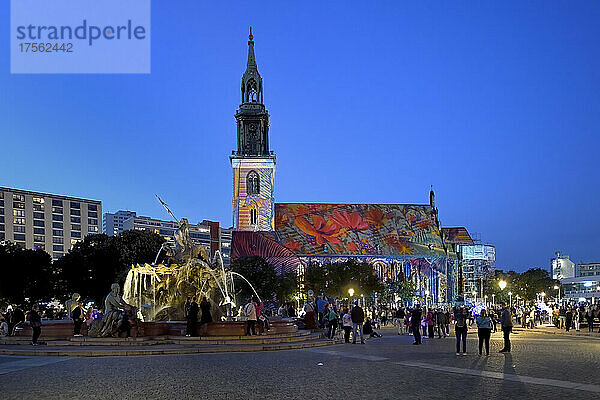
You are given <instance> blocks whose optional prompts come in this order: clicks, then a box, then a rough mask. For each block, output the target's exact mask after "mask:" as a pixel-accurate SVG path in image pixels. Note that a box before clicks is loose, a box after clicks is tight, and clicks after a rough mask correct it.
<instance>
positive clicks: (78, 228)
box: [71, 225, 81, 231]
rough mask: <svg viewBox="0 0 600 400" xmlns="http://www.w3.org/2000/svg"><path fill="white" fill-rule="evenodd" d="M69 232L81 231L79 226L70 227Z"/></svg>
mask: <svg viewBox="0 0 600 400" xmlns="http://www.w3.org/2000/svg"><path fill="white" fill-rule="evenodd" d="M71 230H72V231H80V230H81V225H71Z"/></svg>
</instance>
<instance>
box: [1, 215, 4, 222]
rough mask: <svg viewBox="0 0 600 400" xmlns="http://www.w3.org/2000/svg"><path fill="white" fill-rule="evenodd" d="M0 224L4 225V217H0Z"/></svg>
mask: <svg viewBox="0 0 600 400" xmlns="http://www.w3.org/2000/svg"><path fill="white" fill-rule="evenodd" d="M0 222H1V223H4V216H2V215H0Z"/></svg>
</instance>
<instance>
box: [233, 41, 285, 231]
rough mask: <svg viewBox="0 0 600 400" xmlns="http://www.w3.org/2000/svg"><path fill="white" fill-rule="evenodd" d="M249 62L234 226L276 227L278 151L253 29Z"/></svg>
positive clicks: (240, 115) (236, 156) (236, 155)
mask: <svg viewBox="0 0 600 400" xmlns="http://www.w3.org/2000/svg"><path fill="white" fill-rule="evenodd" d="M248 38H249V40H248V62H247V64H246V71H245V72H244V75H243V76H242V103H241V104H240V106H239V109H238V110H237V112H236V113H235V119H236V121H237V151H233V152H232V155H231V156H230V160H231V167H232V169H233V227H234V228H235V229H238V230H246V231H259V230H260V231H273V230H274V229H275V225H274V221H275V208H274V207H275V203H274V198H273V184H274V180H275V153H274V152H272V151H270V150H269V113H268V111H267V110H266V108H265V105H264V97H263V82H262V77H261V76H260V74H259V73H258V67H257V65H256V59H255V57H254V41H253V37H252V30H250V35H249V37H248Z"/></svg>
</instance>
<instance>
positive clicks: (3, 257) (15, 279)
mask: <svg viewBox="0 0 600 400" xmlns="http://www.w3.org/2000/svg"><path fill="white" fill-rule="evenodd" d="M0 266H2V267H1V269H0V275H1V276H2V279H0V302H4V303H13V304H17V305H24V304H25V303H26V302H27V301H28V302H29V303H35V302H39V301H49V300H51V299H52V297H53V295H54V284H55V276H54V274H53V273H52V258H51V257H50V255H49V254H48V253H46V252H45V251H43V250H27V249H23V248H22V247H21V246H19V245H17V244H14V243H11V242H8V243H6V244H4V245H0ZM26 299H27V300H26Z"/></svg>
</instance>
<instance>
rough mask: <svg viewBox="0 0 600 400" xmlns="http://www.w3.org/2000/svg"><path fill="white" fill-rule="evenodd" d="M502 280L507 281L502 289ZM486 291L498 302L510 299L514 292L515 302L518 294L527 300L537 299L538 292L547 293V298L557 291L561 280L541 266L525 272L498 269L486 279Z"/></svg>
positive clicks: (506, 301)
mask: <svg viewBox="0 0 600 400" xmlns="http://www.w3.org/2000/svg"><path fill="white" fill-rule="evenodd" d="M500 281H506V288H505V289H504V290H501V289H500V286H499V283H500ZM484 285H485V286H484V291H485V294H487V295H488V297H491V295H492V294H493V295H494V296H495V300H496V303H499V302H505V303H508V302H509V301H510V296H509V294H508V293H512V299H513V302H514V301H515V299H516V297H517V295H518V296H519V298H520V299H524V300H527V301H535V300H536V297H537V296H536V294H538V293H542V292H544V293H546V298H550V297H553V296H554V295H555V294H556V293H557V291H556V290H555V289H554V286H555V285H560V282H559V281H557V280H555V279H552V277H551V276H550V274H549V273H548V271H547V270H545V269H541V268H531V269H529V270H527V271H525V272H523V273H518V272H515V271H508V272H504V271H502V270H496V272H495V273H494V276H493V277H491V278H490V279H488V280H487V281H485V283H484Z"/></svg>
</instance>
